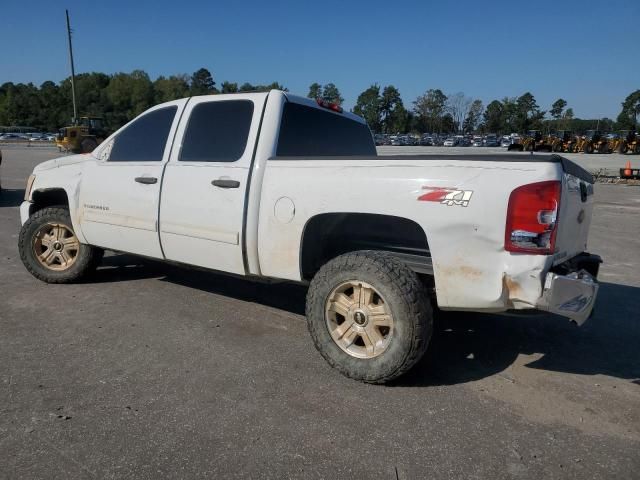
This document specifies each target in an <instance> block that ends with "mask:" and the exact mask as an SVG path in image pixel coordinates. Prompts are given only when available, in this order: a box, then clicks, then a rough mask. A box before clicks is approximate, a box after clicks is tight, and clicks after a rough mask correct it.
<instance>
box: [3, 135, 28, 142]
mask: <svg viewBox="0 0 640 480" xmlns="http://www.w3.org/2000/svg"><path fill="white" fill-rule="evenodd" d="M24 139H25V136H24V135H22V134H19V133H3V134H2V135H0V141H15V140H24Z"/></svg>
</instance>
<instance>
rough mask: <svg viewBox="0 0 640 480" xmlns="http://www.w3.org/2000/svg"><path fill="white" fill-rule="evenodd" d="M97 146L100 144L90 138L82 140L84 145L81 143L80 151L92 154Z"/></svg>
mask: <svg viewBox="0 0 640 480" xmlns="http://www.w3.org/2000/svg"><path fill="white" fill-rule="evenodd" d="M97 146H98V142H97V141H96V139H95V138H91V137H88V138H85V139H84V140H82V143H80V150H81V151H82V153H91V152H93V151H94V150H95V148H96V147H97Z"/></svg>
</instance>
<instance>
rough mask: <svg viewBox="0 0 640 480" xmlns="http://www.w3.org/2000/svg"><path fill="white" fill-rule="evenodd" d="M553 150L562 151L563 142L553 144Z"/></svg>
mask: <svg viewBox="0 0 640 480" xmlns="http://www.w3.org/2000/svg"><path fill="white" fill-rule="evenodd" d="M553 151H554V152H562V143H556V144H555V145H554V146H553Z"/></svg>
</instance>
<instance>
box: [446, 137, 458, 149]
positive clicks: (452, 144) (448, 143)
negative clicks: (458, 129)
mask: <svg viewBox="0 0 640 480" xmlns="http://www.w3.org/2000/svg"><path fill="white" fill-rule="evenodd" d="M455 145H456V140H455V138H453V137H449V138H447V139H446V140H445V141H444V143H443V146H445V147H455Z"/></svg>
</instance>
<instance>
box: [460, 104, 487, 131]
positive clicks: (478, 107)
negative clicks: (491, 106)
mask: <svg viewBox="0 0 640 480" xmlns="http://www.w3.org/2000/svg"><path fill="white" fill-rule="evenodd" d="M483 110H484V106H483V105H482V100H474V101H473V102H471V106H470V107H469V112H468V113H467V117H466V118H465V119H464V122H463V124H462V130H463V131H464V132H469V133H471V132H475V131H476V129H477V128H478V127H479V126H480V122H481V121H482V111H483Z"/></svg>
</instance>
